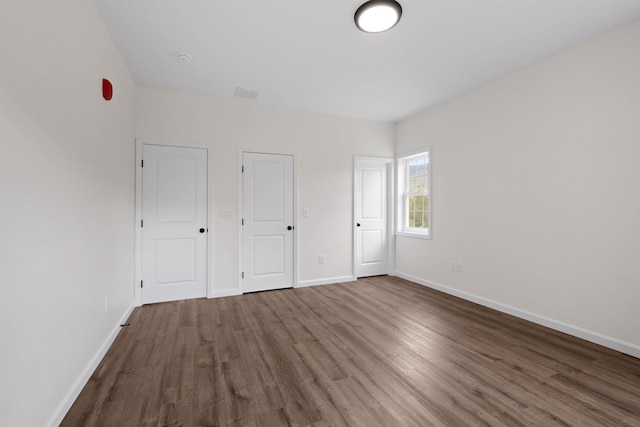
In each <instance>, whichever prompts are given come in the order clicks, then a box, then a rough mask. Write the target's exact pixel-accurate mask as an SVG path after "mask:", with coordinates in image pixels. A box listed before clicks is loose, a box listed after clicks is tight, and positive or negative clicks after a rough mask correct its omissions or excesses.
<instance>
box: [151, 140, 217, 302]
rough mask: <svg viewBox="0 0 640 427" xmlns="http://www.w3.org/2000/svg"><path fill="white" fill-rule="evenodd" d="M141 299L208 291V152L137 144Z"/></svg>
mask: <svg viewBox="0 0 640 427" xmlns="http://www.w3.org/2000/svg"><path fill="white" fill-rule="evenodd" d="M142 158H143V167H142V224H141V225H142V303H143V304H148V303H154V302H162V301H173V300H180V299H188V298H199V297H205V296H206V295H207V267H206V261H207V232H208V230H207V151H206V150H205V149H198V148H184V147H169V146H161V145H150V144H144V145H143V148H142Z"/></svg>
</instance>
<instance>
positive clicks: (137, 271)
mask: <svg viewBox="0 0 640 427" xmlns="http://www.w3.org/2000/svg"><path fill="white" fill-rule="evenodd" d="M145 144H148V145H161V146H165V147H182V148H200V149H204V150H207V224H208V228H209V232H208V233H207V261H206V263H205V264H206V269H207V271H206V275H207V279H206V283H207V286H206V287H207V298H211V295H212V292H211V288H212V276H213V275H212V274H211V265H212V262H213V251H212V248H211V242H212V241H213V231H214V230H213V221H212V220H211V219H212V218H211V213H212V212H213V209H212V206H211V201H212V200H213V197H212V193H211V192H212V187H213V186H212V185H210V183H209V177H210V176H211V174H210V172H209V167H210V165H212V164H213V161H212V158H211V149H209V148H208V147H204V146H198V145H194V144H189V143H183V142H178V141H160V140H155V139H144V138H136V165H135V170H136V190H135V198H136V208H135V223H134V229H135V237H134V282H133V289H134V303H135V306H136V307H140V306H141V305H142V288H141V282H142V227H141V226H140V224H141V221H142V163H141V162H142V146H143V145H145Z"/></svg>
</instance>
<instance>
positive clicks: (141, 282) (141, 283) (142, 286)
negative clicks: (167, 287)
mask: <svg viewBox="0 0 640 427" xmlns="http://www.w3.org/2000/svg"><path fill="white" fill-rule="evenodd" d="M140 287H141V288H144V282H143V281H142V280H140Z"/></svg>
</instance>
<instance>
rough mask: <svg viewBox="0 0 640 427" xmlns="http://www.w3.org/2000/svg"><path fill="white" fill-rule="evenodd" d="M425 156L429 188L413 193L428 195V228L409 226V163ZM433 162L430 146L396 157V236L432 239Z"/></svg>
mask: <svg viewBox="0 0 640 427" xmlns="http://www.w3.org/2000/svg"><path fill="white" fill-rule="evenodd" d="M422 157H425V158H426V159H427V188H426V190H425V191H421V192H414V193H411V194H413V195H418V196H419V195H426V196H427V197H428V201H429V205H428V209H427V216H426V217H427V221H428V223H427V224H428V225H427V227H426V228H424V229H423V228H415V227H409V212H408V211H409V209H408V208H409V206H408V204H409V195H410V193H409V192H408V190H407V189H408V184H409V171H408V167H407V164H408V163H409V162H410V161H412V160H415V159H419V158H422ZM432 164H433V155H432V149H431V148H430V147H427V148H423V149H421V150H418V151H414V152H411V153H408V154H403V155H401V156H397V157H396V171H397V181H396V182H397V193H396V194H397V197H396V227H395V228H396V230H395V234H396V236H406V237H416V238H420V239H431V237H432V234H433V233H432V229H433V223H432V212H433V203H432V197H433V192H432V190H431V188H432V183H431V181H432V180H431V169H432Z"/></svg>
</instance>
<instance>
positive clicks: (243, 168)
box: [242, 165, 244, 173]
mask: <svg viewBox="0 0 640 427" xmlns="http://www.w3.org/2000/svg"><path fill="white" fill-rule="evenodd" d="M242 173H244V165H242Z"/></svg>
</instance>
